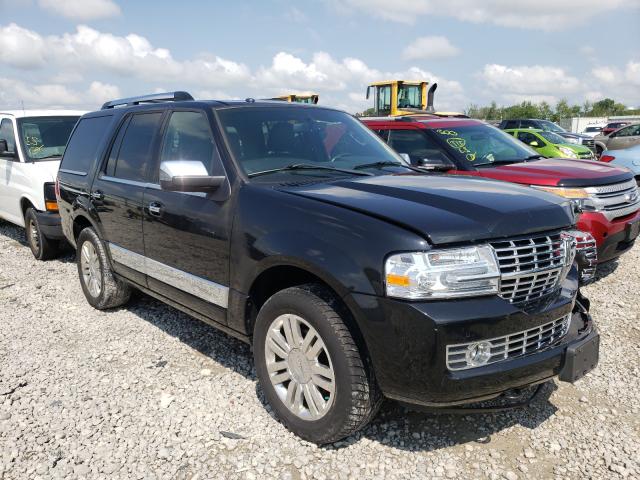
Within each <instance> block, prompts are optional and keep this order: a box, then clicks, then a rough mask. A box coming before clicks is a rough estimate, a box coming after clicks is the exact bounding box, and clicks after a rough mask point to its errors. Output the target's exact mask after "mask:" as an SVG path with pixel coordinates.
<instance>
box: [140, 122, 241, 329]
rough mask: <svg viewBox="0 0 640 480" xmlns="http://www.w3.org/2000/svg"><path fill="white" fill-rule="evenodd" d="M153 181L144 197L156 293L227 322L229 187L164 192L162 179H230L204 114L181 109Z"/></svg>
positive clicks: (150, 270)
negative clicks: (187, 176)
mask: <svg viewBox="0 0 640 480" xmlns="http://www.w3.org/2000/svg"><path fill="white" fill-rule="evenodd" d="M164 130H165V131H164V136H163V138H162V140H161V142H160V148H159V154H158V160H157V162H156V167H155V171H154V176H153V183H155V184H156V185H155V186H154V187H153V188H151V187H150V188H148V189H147V190H146V191H145V194H144V228H143V230H144V248H145V256H146V262H147V263H146V265H147V283H148V286H149V288H151V289H152V290H154V291H156V292H158V293H160V294H162V295H164V296H166V297H168V298H170V299H172V300H174V301H176V302H178V303H180V304H182V305H185V306H187V307H189V308H191V309H193V310H195V311H197V312H199V313H201V314H203V315H206V316H208V317H211V318H213V319H214V320H216V321H217V322H219V323H226V308H227V302H228V290H229V289H228V288H227V287H228V285H229V235H230V231H231V219H232V212H231V205H230V203H231V202H230V201H229V191H230V189H229V184H228V183H227V182H225V183H224V184H223V185H222V186H221V187H220V188H219V189H218V190H216V191H215V192H213V193H208V194H205V193H191V192H173V191H167V190H162V189H160V187H159V186H158V185H157V184H158V183H159V179H160V178H163V177H169V176H180V175H189V174H191V175H215V176H224V175H225V172H224V168H223V166H222V162H221V160H220V156H219V153H218V150H217V148H216V144H215V141H214V137H213V135H212V131H211V127H210V118H209V117H208V116H207V115H206V114H205V112H204V111H200V110H188V111H187V110H182V111H181V110H176V111H173V112H171V114H170V117H169V118H168V120H167V121H166V127H165V129H164Z"/></svg>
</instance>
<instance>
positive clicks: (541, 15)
mask: <svg viewBox="0 0 640 480" xmlns="http://www.w3.org/2000/svg"><path fill="white" fill-rule="evenodd" d="M327 2H328V3H329V4H330V5H332V6H333V7H334V9H336V10H337V11H338V12H341V13H350V14H357V15H371V16H374V17H378V18H382V19H384V20H390V21H394V22H401V23H407V24H415V23H417V22H419V21H423V20H424V19H423V18H422V17H424V16H427V15H433V16H445V17H453V18H456V19H458V20H462V21H466V22H472V23H492V24H495V25H500V26H504V27H515V28H530V29H540V30H559V29H562V28H568V27H572V26H575V25H578V24H583V23H586V22H587V21H589V20H590V19H592V18H598V16H599V15H601V14H603V13H605V12H607V11H611V10H615V9H618V8H638V7H639V6H640V1H639V0H606V1H602V0H563V1H561V2H558V1H557V0H519V1H513V0H484V1H483V2H477V1H474V0H448V1H446V2H439V1H437V0H406V1H396V2H389V1H388V0H327Z"/></svg>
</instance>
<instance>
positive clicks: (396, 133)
mask: <svg viewBox="0 0 640 480" xmlns="http://www.w3.org/2000/svg"><path fill="white" fill-rule="evenodd" d="M388 141H389V146H390V147H391V148H393V149H394V150H395V151H396V152H398V153H406V154H408V155H409V158H410V159H411V164H412V165H418V164H419V163H420V161H421V160H423V159H425V158H428V159H430V160H435V159H444V160H448V158H447V156H446V154H445V153H444V151H443V150H442V148H440V146H439V145H438V144H437V143H436V142H435V141H434V140H433V139H431V138H430V137H428V136H427V135H426V134H425V132H423V131H421V130H390V131H389V140H388Z"/></svg>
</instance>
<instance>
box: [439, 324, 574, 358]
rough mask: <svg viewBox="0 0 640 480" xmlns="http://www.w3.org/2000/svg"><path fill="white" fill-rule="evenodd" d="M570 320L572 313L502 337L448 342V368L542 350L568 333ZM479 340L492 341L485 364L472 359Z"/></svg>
mask: <svg viewBox="0 0 640 480" xmlns="http://www.w3.org/2000/svg"><path fill="white" fill-rule="evenodd" d="M570 321H571V314H569V315H566V316H564V317H562V318H559V319H557V320H554V321H552V322H549V323H545V324H544V325H540V326H539V327H535V328H530V329H528V330H523V331H520V332H516V333H512V334H509V335H504V336H502V337H495V338H490V339H488V340H479V341H477V342H469V343H460V344H456V345H447V368H448V369H449V370H466V369H469V368H476V367H480V366H483V365H488V364H491V363H496V362H502V361H505V360H509V359H512V358H516V357H522V356H524V355H530V354H532V353H535V352H539V351H541V350H544V349H546V348H549V347H551V346H553V345H554V344H556V343H558V342H559V340H560V339H561V338H562V337H564V335H565V334H566V333H567V330H568V329H569V322H570ZM478 342H487V343H488V344H490V356H489V358H488V360H487V361H486V362H484V363H483V364H482V365H477V364H473V363H472V362H471V361H470V360H471V359H470V356H471V354H472V349H473V346H474V345H476V344H477V343H478Z"/></svg>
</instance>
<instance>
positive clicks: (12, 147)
mask: <svg viewBox="0 0 640 480" xmlns="http://www.w3.org/2000/svg"><path fill="white" fill-rule="evenodd" d="M0 140H6V141H7V153H11V154H13V153H15V151H16V137H15V135H14V133H13V122H12V121H11V120H9V119H8V118H5V119H4V120H2V123H0Z"/></svg>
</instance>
